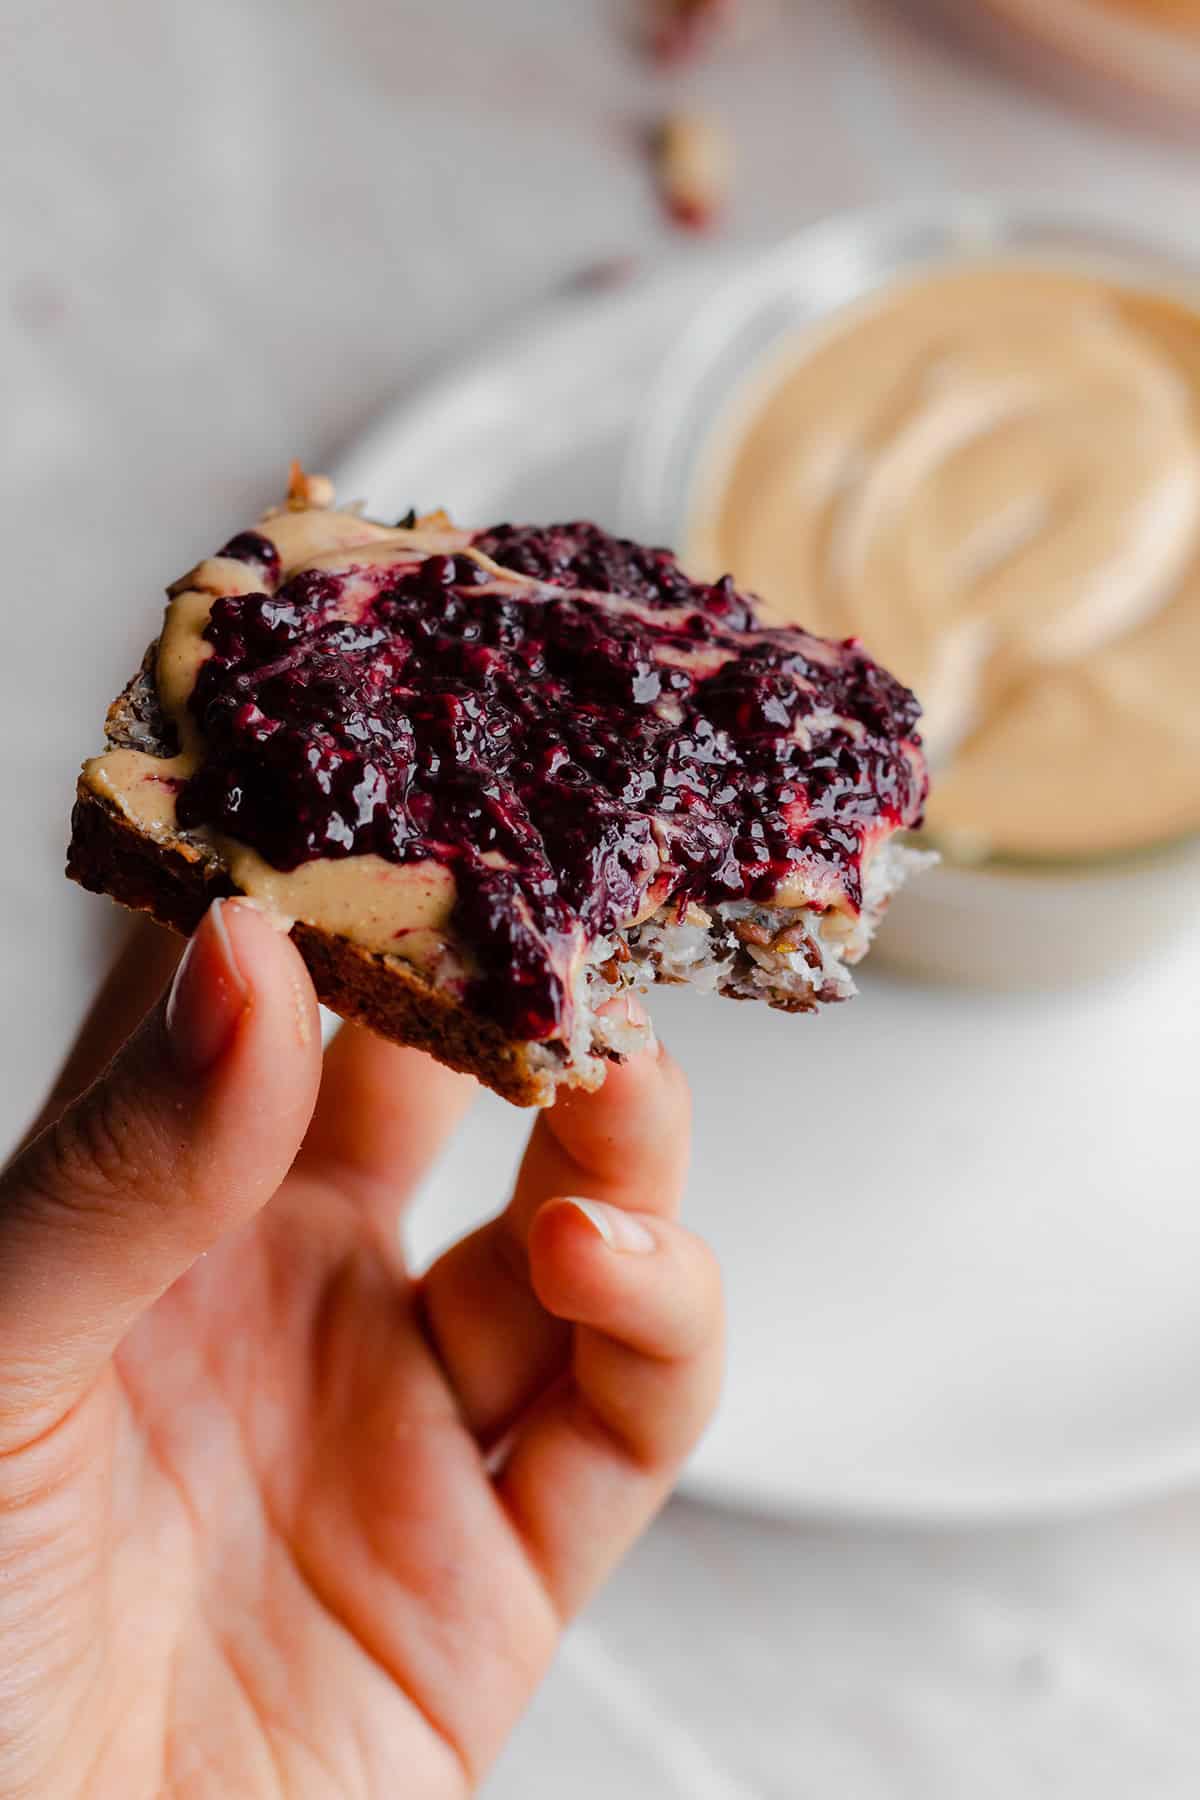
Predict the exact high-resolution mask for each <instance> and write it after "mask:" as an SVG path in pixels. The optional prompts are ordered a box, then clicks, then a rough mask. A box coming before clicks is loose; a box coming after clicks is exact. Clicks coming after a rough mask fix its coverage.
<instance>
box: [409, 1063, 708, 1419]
mask: <svg viewBox="0 0 1200 1800" xmlns="http://www.w3.org/2000/svg"><path fill="white" fill-rule="evenodd" d="M689 1110H690V1109H689V1101H688V1093H687V1084H686V1082H685V1081H684V1078H683V1075H682V1073H681V1071H680V1070H679V1068H678V1067H677V1065H676V1064H675V1063H674V1062H672V1060H671V1058H670V1057H669V1056H668V1055H667V1054H666V1052H665V1051H663V1050H662V1049H661V1048H656V1049H654V1050H651V1051H647V1052H644V1053H643V1054H642V1055H641V1056H638V1057H635V1058H633V1059H632V1060H631V1061H630V1062H628V1063H625V1064H623V1065H621V1066H617V1067H614V1068H613V1069H612V1070H611V1072H610V1073H609V1075H608V1078H607V1080H606V1081H605V1083H604V1086H603V1087H602V1088H601V1089H600V1090H599V1091H598V1092H597V1093H594V1094H582V1093H578V1092H570V1093H567V1094H565V1095H563V1097H562V1098H561V1099H560V1100H558V1101H557V1102H556V1104H555V1105H554V1106H553V1107H552V1108H551V1109H550V1110H549V1111H547V1112H545V1113H543V1114H542V1115H541V1117H540V1118H539V1120H538V1122H537V1125H536V1126H535V1127H534V1131H533V1135H532V1137H531V1138H530V1142H529V1148H528V1149H527V1151H526V1153H525V1158H524V1161H523V1162H522V1165H521V1170H520V1174H519V1175H518V1178H517V1184H516V1189H515V1191H514V1194H513V1197H512V1200H511V1202H510V1204H509V1206H508V1207H507V1208H506V1210H505V1211H504V1212H503V1213H501V1214H500V1215H499V1217H498V1218H496V1219H493V1220H491V1221H490V1222H489V1223H488V1224H486V1225H484V1226H482V1227H481V1228H480V1229H479V1230H478V1231H476V1232H473V1233H472V1234H471V1235H470V1236H469V1237H466V1238H464V1239H463V1240H462V1241H461V1242H460V1243H458V1244H456V1245H454V1246H453V1247H452V1248H451V1249H450V1250H448V1251H447V1252H446V1254H445V1255H444V1256H443V1257H442V1258H441V1259H440V1261H439V1262H437V1263H435V1264H434V1265H433V1267H432V1268H431V1269H430V1271H429V1273H428V1275H427V1276H426V1278H425V1283H424V1290H423V1293H424V1306H425V1317H426V1322H427V1327H428V1330H429V1333H430V1336H431V1339H432V1341H433V1344H434V1347H435V1349H436V1350H437V1352H438V1354H439V1355H440V1357H441V1359H442V1363H443V1366H444V1368H445V1370H446V1374H447V1376H448V1378H449V1380H450V1383H451V1386H452V1387H453V1388H454V1391H455V1393H456V1394H457V1395H458V1398H459V1403H460V1405H461V1407H462V1409H463V1412H464V1415H465V1417H466V1419H467V1421H468V1423H469V1424H470V1426H471V1428H472V1429H473V1430H474V1431H475V1432H476V1434H477V1435H478V1436H479V1437H480V1438H481V1439H482V1440H483V1441H484V1442H485V1443H486V1442H489V1441H492V1440H493V1439H495V1438H496V1437H498V1436H500V1435H502V1434H503V1433H504V1431H506V1430H507V1428H508V1426H509V1424H510V1423H511V1422H512V1420H513V1419H514V1418H515V1417H516V1416H517V1415H518V1414H519V1413H521V1412H523V1411H524V1409H525V1408H526V1406H528V1404H529V1402H530V1400H531V1398H532V1397H533V1396H534V1395H536V1394H537V1393H539V1392H540V1391H541V1389H542V1388H544V1387H545V1385H546V1384H547V1382H549V1381H551V1380H552V1379H553V1378H554V1376H555V1375H556V1374H557V1373H558V1372H559V1371H560V1370H561V1368H562V1366H563V1363H564V1361H565V1358H566V1353H567V1339H568V1331H567V1327H566V1326H565V1325H563V1324H562V1323H561V1322H560V1321H559V1320H557V1319H555V1318H552V1317H551V1316H550V1315H549V1314H548V1313H547V1312H546V1310H545V1308H544V1307H543V1306H542V1305H541V1303H540V1302H539V1300H538V1298H537V1296H536V1294H535V1293H534V1292H533V1289H532V1288H531V1286H530V1283H529V1268H528V1259H527V1254H526V1240H527V1237H528V1232H529V1225H530V1221H531V1219H532V1218H533V1215H534V1214H535V1213H536V1212H537V1210H538V1208H539V1207H540V1206H542V1205H543V1203H544V1202H545V1201H546V1200H548V1199H550V1198H551V1197H552V1196H553V1195H555V1194H564V1193H567V1194H581V1195H584V1196H585V1197H589V1198H591V1199H594V1200H602V1201H604V1202H606V1203H607V1204H608V1205H611V1206H616V1207H622V1208H627V1209H630V1210H633V1211H638V1212H653V1213H659V1214H662V1215H664V1216H669V1215H671V1214H673V1213H674V1212H675V1211H676V1210H677V1208H678V1206H679V1201H680V1198H681V1195H682V1192H683V1184H684V1179H685V1176H686V1173H687V1157H688V1119H689Z"/></svg>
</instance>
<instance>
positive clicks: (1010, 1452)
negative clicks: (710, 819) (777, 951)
mask: <svg viewBox="0 0 1200 1800" xmlns="http://www.w3.org/2000/svg"><path fill="white" fill-rule="evenodd" d="M714 278H715V274H714V265H711V264H697V265H692V266H690V267H689V268H688V269H687V270H685V271H684V272H683V273H682V274H676V275H673V276H671V277H670V278H669V279H665V280H660V281H658V282H655V283H652V284H650V285H646V286H639V287H634V288H631V289H629V290H626V291H623V292H620V293H617V294H610V295H608V296H605V297H604V298H602V299H599V300H595V299H592V300H587V301H581V300H576V301H574V302H572V303H570V304H569V305H564V306H562V307H560V308H558V309H557V310H556V311H553V312H550V313H548V314H546V315H545V316H543V317H541V318H539V319H537V320H536V321H535V322H534V323H533V324H532V325H530V326H529V327H528V328H526V329H525V330H524V331H522V332H521V333H520V334H518V335H516V336H513V337H511V338H509V339H508V340H506V341H504V342H503V343H501V344H498V345H496V346H494V347H493V348H492V349H491V350H490V351H489V352H488V353H487V354H486V355H484V356H482V357H480V358H479V359H478V360H477V361H475V362H473V363H472V364H471V365H470V366H469V367H468V368H466V369H465V370H463V371H461V372H459V373H458V374H456V375H454V376H453V377H451V378H448V379H446V380H443V381H442V382H440V383H438V384H437V385H435V386H433V387H431V388H429V389H427V390H426V391H425V393H424V394H423V395H422V396H420V397H419V398H418V399H416V400H414V401H410V402H407V403H406V404H404V405H403V406H400V407H398V408H397V409H396V410H395V411H394V412H393V413H392V414H390V415H389V416H388V417H387V418H385V419H384V420H383V421H381V423H380V424H379V425H378V426H377V427H376V428H375V429H374V430H373V431H372V432H371V433H370V434H369V435H368V436H367V437H366V438H364V439H363V440H362V442H361V443H359V444H358V445H357V447H355V448H354V449H353V450H352V451H351V452H350V453H349V454H348V455H347V456H346V457H345V458H344V460H343V463H342V467H341V468H340V469H339V470H338V477H339V488H340V490H341V492H342V493H343V494H344V495H354V496H362V497H363V498H365V499H366V500H367V501H368V503H369V505H370V508H371V510H372V511H375V512H377V513H379V514H380V515H381V516H384V517H387V516H389V515H395V516H398V515H399V514H401V513H403V512H404V511H405V510H406V509H407V508H408V507H409V506H410V505H416V506H417V507H418V508H420V507H428V506H433V505H446V506H448V507H449V508H450V509H451V511H452V512H454V513H455V514H456V515H457V516H458V517H460V518H462V519H464V520H470V521H472V522H479V523H485V522H488V523H490V522H493V521H497V520H500V519H502V518H518V519H550V518H570V517H579V516H590V517H595V518H597V519H599V520H600V522H601V523H608V524H613V523H615V522H616V507H617V494H618V488H619V479H620V472H621V465H622V459H623V456H624V453H625V448H626V443H627V438H628V434H629V430H630V426H631V423H632V420H633V417H634V414H635V411H636V409H637V407H638V405H639V403H640V401H641V399H642V397H643V396H644V394H645V392H646V388H647V385H648V381H649V379H650V377H651V375H652V373H653V372H654V370H655V368H656V367H657V364H658V361H659V359H660V358H661V356H662V354H663V352H664V351H665V349H666V347H667V345H668V343H669V342H671V341H672V340H673V338H674V337H675V336H676V335H677V333H678V329H679V327H680V325H681V323H682V322H683V321H684V320H685V319H686V318H687V316H688V315H689V313H690V312H691V310H692V308H693V307H694V306H695V305H696V304H697V302H698V301H699V300H700V299H701V298H702V297H703V295H704V293H705V292H706V290H707V289H708V288H709V287H710V286H711V284H712V281H713V280H714ZM863 985H864V993H863V995H862V997H861V998H860V999H859V1000H857V1001H856V1002H854V1003H853V1004H852V1005H850V1006H847V1007H841V1008H835V1009H831V1010H830V1011H828V1012H826V1013H824V1014H823V1015H821V1016H819V1017H817V1018H815V1019H793V1018H784V1017H780V1016H777V1015H775V1014H772V1013H769V1012H768V1011H767V1010H766V1008H761V1009H760V1008H754V1007H746V1006H732V1005H729V1004H728V1003H725V1002H721V1001H714V1000H700V999H696V998H694V997H692V996H690V995H688V994H679V993H665V994H663V995H660V996H657V997H656V999H655V1003H654V1004H655V1015H656V1019H657V1020H658V1022H659V1024H660V1027H661V1029H662V1031H663V1034H664V1036H665V1037H666V1038H667V1039H668V1040H669V1041H670V1042H671V1044H672V1045H673V1047H674V1049H675V1051H676V1054H677V1055H679V1056H680V1057H681V1059H682V1061H683V1063H684V1065H685V1066H686V1068H687V1071H688V1073H689V1075H690V1077H691V1080H692V1083H693V1086H694V1088H695V1092H696V1099H697V1107H696V1120H697V1130H696V1152H695V1170H694V1175H693V1178H692V1183H691V1188H690V1194H689V1202H688V1212H689V1216H690V1219H691V1221H692V1223H693V1224H694V1225H696V1226H697V1228H698V1229H700V1230H701V1231H703V1232H704V1233H705V1234H706V1235H707V1236H708V1237H709V1238H710V1239H711V1240H712V1242H713V1243H714V1244H715V1245H716V1247H717V1249H718V1251H719V1253H720V1255H721V1258H722V1261H723V1264H724V1267H725V1273H726V1278H727V1284H728V1294H729V1305H730V1366H729V1379H728V1385H727V1389H726V1394H725V1400H724V1404H723V1407H722V1410H721V1413H720V1416H719V1418H718V1420H717V1422H716V1424H715V1425H714V1427H713V1428H712V1430H711V1431H710V1433H709V1435H708V1437H707V1438H706V1440H705V1442H704V1443H703V1444H702V1446H701V1447H700V1449H699V1451H698V1452H697V1454H696V1456H695V1458H694V1459H693V1461H692V1463H691V1466H690V1468H689V1469H688V1471H687V1474H686V1477H685V1486H686V1487H687V1488H688V1489H689V1490H690V1491H691V1492H692V1493H694V1494H699V1495H704V1496H707V1497H711V1498H716V1499H719V1500H722V1501H726V1502H732V1503H737V1504H740V1505H747V1506H754V1507H761V1508H769V1509H772V1510H777V1511H789V1512H791V1511H800V1510H804V1511H813V1510H819V1511H823V1512H831V1513H855V1514H862V1515H890V1516H893V1517H896V1516H903V1517H907V1518H913V1519H935V1518H936V1519H947V1518H954V1519H978V1518H999V1517H1013V1516H1018V1515H1037V1514H1043V1513H1048V1512H1051V1511H1058V1510H1066V1509H1072V1508H1077V1507H1082V1506H1087V1505H1092V1504H1095V1503H1098V1502H1101V1501H1108V1500H1112V1499H1116V1498H1119V1497H1121V1498H1124V1497H1130V1496H1132V1495H1134V1494H1138V1493H1143V1492H1148V1491H1151V1490H1154V1489H1158V1488H1161V1487H1164V1486H1167V1485H1171V1484H1175V1483H1178V1482H1181V1481H1183V1480H1185V1479H1192V1478H1195V1477H1200V1180H1198V1177H1200V1149H1198V1147H1197V1144H1198V1139H1197V1134H1196V1132H1195V1130H1194V1128H1193V1115H1194V1113H1195V1111H1196V1109H1197V1106H1200V1093H1198V1092H1197V1089H1198V1087H1200V1080H1198V1077H1200V1057H1198V1056H1197V1049H1198V1046H1200V1028H1198V1026H1197V1022H1196V1003H1195V996H1196V992H1197V989H1198V987H1200V937H1197V938H1196V939H1195V940H1194V941H1192V942H1190V943H1188V944H1186V945H1185V946H1183V947H1182V948H1181V949H1179V950H1177V951H1176V952H1174V953H1173V955H1172V958H1171V961H1170V962H1169V963H1166V962H1162V963H1158V964H1154V965H1151V966H1150V967H1149V969H1147V970H1143V971H1142V972H1141V973H1140V975H1138V976H1136V977H1131V978H1129V979H1126V980H1122V981H1119V982H1116V983H1113V984H1110V985H1109V986H1107V987H1104V988H1102V989H1092V990H1089V991H1086V992H1082V993H1075V994H1068V995H1061V994H1060V995H1055V996H1052V997H1038V998H1029V997H1019V996H1010V995H988V996H978V995H970V994H966V993H963V992H957V991H951V990H945V991H938V990H931V989H925V988H918V987H908V986H904V985H901V984H898V983H896V982H893V981H889V980H887V979H886V978H884V977H883V976H873V975H872V974H871V973H870V972H869V971H868V973H867V975H866V977H865V980H864V983H863ZM527 1126H528V1120H527V1119H526V1118H525V1117H523V1116H522V1115H520V1114H518V1113H517V1112H515V1111H514V1110H513V1109H511V1108H508V1107H506V1106H504V1105H503V1104H501V1103H500V1102H498V1101H494V1100H493V1099H492V1098H491V1097H490V1096H487V1097H485V1099H484V1100H483V1101H482V1102H481V1103H480V1105H479V1106H478V1107H477V1109H476V1111H475V1112H474V1114H473V1115H472V1117H471V1118H470V1120H469V1121H468V1123H467V1126H466V1128H465V1129H464V1131H463V1132H462V1134H461V1136H460V1137H459V1139H458V1140H457V1142H456V1143H455V1144H454V1146H453V1148H452V1149H451V1151H450V1153H449V1155H448V1156H447V1158H446V1160H445V1162H444V1164H443V1165H442V1167H441V1168H440V1169H439V1170H438V1172H437V1174H436V1176H435V1177H434V1179H433V1180H432V1182H431V1184H430V1188H429V1191H428V1193H427V1195H426V1196H425V1199H424V1201H423V1203H422V1205H421V1206H420V1207H419V1208H418V1211H417V1216H416V1220H415V1222H414V1235H415V1239H416V1247H417V1251H418V1254H420V1255H421V1256H428V1255H430V1254H432V1253H433V1251H434V1250H435V1249H436V1248H437V1247H439V1246H440V1245H441V1244H443V1243H445V1242H447V1241H448V1240H449V1239H450V1238H451V1237H453V1236H455V1235H457V1233H458V1232H459V1231H460V1230H462V1229H464V1228H465V1227H466V1226H467V1225H468V1224H470V1223H472V1222H473V1221H474V1220H475V1219H477V1218H478V1217H479V1215H480V1212H481V1210H482V1209H483V1208H484V1207H486V1206H489V1205H490V1204H491V1203H492V1202H493V1200H494V1199H495V1198H496V1196H497V1186H498V1184H497V1170H498V1169H503V1168H505V1167H507V1166H511V1164H512V1163H513V1162H514V1161H515V1159H516V1156H517V1154H518V1151H519V1146H520V1143H521V1140H522V1138H523V1135H524V1132H525V1130H526V1129H527Z"/></svg>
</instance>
